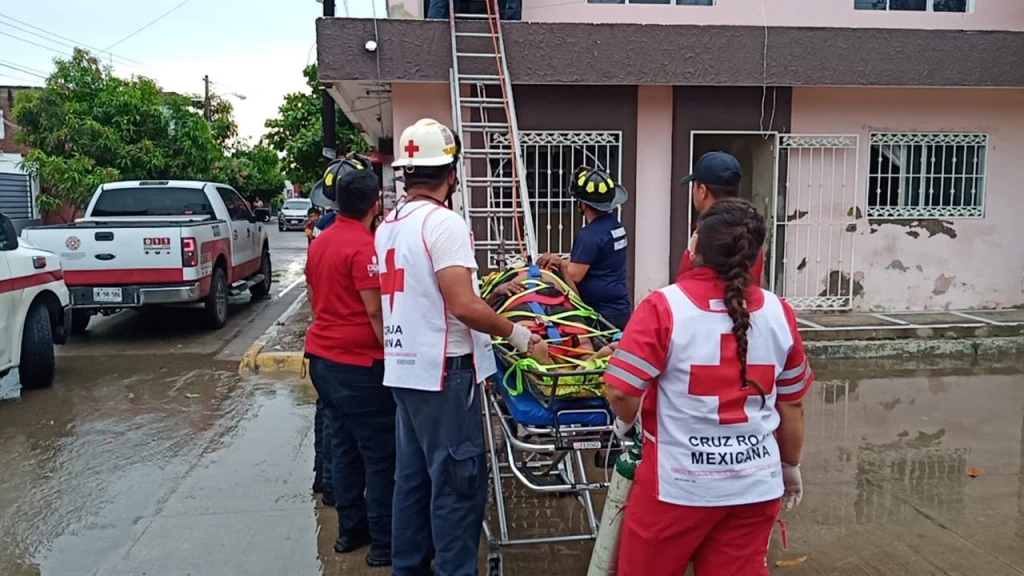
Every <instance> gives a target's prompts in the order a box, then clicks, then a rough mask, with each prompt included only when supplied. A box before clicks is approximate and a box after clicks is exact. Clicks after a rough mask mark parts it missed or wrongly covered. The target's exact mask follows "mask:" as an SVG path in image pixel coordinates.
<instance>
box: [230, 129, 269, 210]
mask: <svg viewBox="0 0 1024 576" xmlns="http://www.w3.org/2000/svg"><path fill="white" fill-rule="evenodd" d="M222 173H223V177H222V178H221V179H220V180H221V181H222V182H225V183H227V184H228V185H230V186H231V187H232V188H234V189H235V190H238V191H239V192H240V193H241V194H242V195H243V196H245V197H246V198H251V197H255V196H259V197H260V198H262V199H263V201H264V202H266V203H267V204H268V205H269V204H270V201H271V200H272V199H273V198H274V197H275V196H277V195H280V194H281V193H282V191H283V190H284V176H283V175H282V174H281V160H280V158H278V156H277V152H274V151H273V150H271V149H270V148H268V147H267V146H264V145H262V144H257V145H250V144H238V145H236V146H235V147H234V149H233V150H232V151H231V155H230V156H229V157H228V158H227V160H226V161H225V162H224V165H223V168H222Z"/></svg>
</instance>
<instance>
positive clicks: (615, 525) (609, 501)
mask: <svg viewBox="0 0 1024 576" xmlns="http://www.w3.org/2000/svg"><path fill="white" fill-rule="evenodd" d="M635 432H636V429H635V428H634V434H633V437H634V443H633V447H632V448H630V449H629V450H626V451H624V452H623V453H622V454H620V455H619V457H618V459H616V460H615V471H614V472H612V480H611V485H610V486H609V487H608V497H607V498H606V499H605V503H604V511H603V512H602V513H601V526H600V528H599V529H598V533H597V542H595V543H594V552H593V554H591V556H590V567H589V568H588V569H587V576H615V575H616V574H617V573H618V569H619V563H618V552H619V529H620V528H621V526H622V513H623V508H624V507H625V506H626V500H627V499H628V498H629V490H630V488H632V486H633V476H634V475H635V474H636V467H637V465H638V464H640V456H641V449H640V446H641V442H640V440H639V435H638V434H635Z"/></svg>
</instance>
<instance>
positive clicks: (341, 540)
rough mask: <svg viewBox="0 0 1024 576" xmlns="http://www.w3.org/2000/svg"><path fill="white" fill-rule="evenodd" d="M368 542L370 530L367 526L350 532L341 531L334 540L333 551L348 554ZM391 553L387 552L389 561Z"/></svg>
mask: <svg viewBox="0 0 1024 576" xmlns="http://www.w3.org/2000/svg"><path fill="white" fill-rule="evenodd" d="M369 543H370V530H369V529H368V528H366V527H365V526H364V527H361V528H358V529H356V530H353V531H352V532H348V533H343V534H342V535H341V536H338V540H337V541H335V542H334V551H335V552H337V553H338V554H348V553H349V552H353V551H355V550H359V549H360V548H362V547H363V546H366V545H367V544H369ZM390 559H391V554H390V552H389V553H388V560H389V561H390Z"/></svg>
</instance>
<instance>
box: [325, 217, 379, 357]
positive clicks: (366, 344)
mask: <svg viewBox="0 0 1024 576" xmlns="http://www.w3.org/2000/svg"><path fill="white" fill-rule="evenodd" d="M306 282H308V283H309V287H310V300H311V302H312V304H313V324H312V326H310V327H309V332H307V333H306V353H307V354H311V355H313V356H319V357H321V358H326V359H327V360H331V361H334V362H340V363H342V364H354V365H356V366H371V365H372V364H373V362H374V361H375V360H383V359H384V347H383V346H382V345H381V343H380V341H379V340H377V334H376V333H375V332H374V331H373V325H372V324H370V316H369V314H367V312H366V306H365V305H364V304H363V299H362V297H361V296H360V295H359V292H360V291H361V290H371V289H373V288H380V280H379V278H378V276H377V254H376V251H375V249H374V245H373V234H372V233H371V232H370V231H369V230H367V229H366V227H365V226H363V225H362V223H360V222H357V221H355V220H352V219H351V218H345V217H342V216H340V215H339V216H338V218H337V220H335V222H334V225H333V226H330V227H328V228H327V229H325V230H323V231H322V232H321V233H320V235H319V236H317V238H316V244H310V245H309V255H308V256H307V258H306Z"/></svg>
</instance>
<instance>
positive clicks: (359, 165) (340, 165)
mask: <svg viewBox="0 0 1024 576" xmlns="http://www.w3.org/2000/svg"><path fill="white" fill-rule="evenodd" d="M356 170H371V171H372V170H373V164H372V163H371V162H370V159H369V158H367V157H366V156H363V155H362V154H356V153H354V152H350V153H349V154H347V155H345V157H343V158H339V159H337V160H335V161H333V162H331V163H330V165H329V166H327V170H325V171H324V177H323V178H321V179H320V181H319V182H317V183H316V184H315V185H313V190H312V191H311V192H310V193H309V200H310V201H311V202H312V203H313V205H314V206H318V207H320V208H322V209H323V210H325V212H326V213H325V214H324V215H323V216H321V217H320V219H319V220H317V222H316V226H315V227H314V228H313V237H314V238H316V237H317V236H318V235H319V234H320V232H321V231H322V230H325V229H327V227H328V226H330V225H331V224H333V223H334V218H335V214H334V210H335V208H337V205H338V182H340V181H341V177H342V176H344V175H345V174H348V173H349V172H355V171H356Z"/></svg>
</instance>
